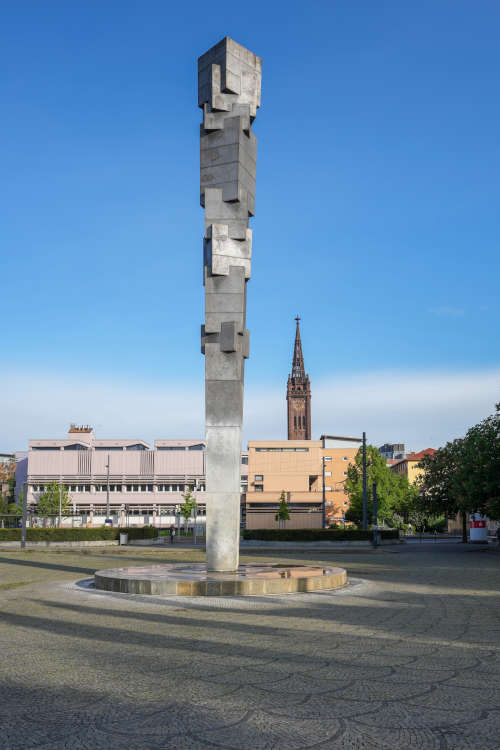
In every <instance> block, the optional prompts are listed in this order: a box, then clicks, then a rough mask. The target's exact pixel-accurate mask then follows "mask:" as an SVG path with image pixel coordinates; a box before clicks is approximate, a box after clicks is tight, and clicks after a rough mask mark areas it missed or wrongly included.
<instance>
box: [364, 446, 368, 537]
mask: <svg viewBox="0 0 500 750" xmlns="http://www.w3.org/2000/svg"><path fill="white" fill-rule="evenodd" d="M367 529H368V494H367V491H366V432H363V530H364V531H366V530H367Z"/></svg>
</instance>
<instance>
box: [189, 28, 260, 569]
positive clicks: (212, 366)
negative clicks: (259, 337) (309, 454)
mask: <svg viewBox="0 0 500 750" xmlns="http://www.w3.org/2000/svg"><path fill="white" fill-rule="evenodd" d="M261 70H262V61H261V59H260V58H259V57H257V56H256V55H254V54H253V52H250V51H249V50H247V49H245V48H244V47H242V46H241V45H239V44H237V43H236V42H234V41H233V40H232V39H229V38H228V37H225V38H224V39H222V41H220V42H219V43H218V44H216V45H215V47H212V49H210V50H208V52H206V53H205V54H204V55H202V56H201V57H200V58H199V60H198V106H199V107H201V108H202V109H203V124H202V125H201V132H200V203H201V205H202V206H203V207H204V208H205V235H204V284H205V325H204V326H202V333H201V337H202V352H203V353H204V354H205V423H206V443H207V451H206V490H207V492H206V502H207V568H208V570H212V571H228V570H236V568H237V567H238V562H239V536H240V479H241V477H240V474H241V458H240V455H241V424H242V418H243V382H244V360H245V359H246V358H247V357H248V356H249V333H248V331H247V330H246V328H245V317H246V283H247V281H248V279H249V278H250V264H251V255H252V230H251V229H249V228H248V220H249V217H250V216H253V215H254V204H255V167H256V157H257V139H256V138H255V136H254V134H253V133H252V130H251V127H252V122H253V120H254V118H255V116H256V114H257V108H258V107H259V106H260V82H261Z"/></svg>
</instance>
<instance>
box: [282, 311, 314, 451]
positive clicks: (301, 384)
mask: <svg viewBox="0 0 500 750" xmlns="http://www.w3.org/2000/svg"><path fill="white" fill-rule="evenodd" d="M295 321H296V323H297V328H296V331H295V346H294V349H293V361H292V372H291V373H290V375H289V376H288V383H287V387H286V400H287V416H288V420H287V421H288V440H310V439H311V384H310V382H309V375H307V374H306V368H305V367H304V355H303V354H302V342H301V340H300V327H299V321H300V318H299V317H298V316H297V317H296V318H295Z"/></svg>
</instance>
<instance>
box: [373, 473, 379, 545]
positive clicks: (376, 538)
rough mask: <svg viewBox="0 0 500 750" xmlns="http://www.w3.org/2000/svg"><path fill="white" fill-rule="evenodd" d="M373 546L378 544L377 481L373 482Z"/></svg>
mask: <svg viewBox="0 0 500 750" xmlns="http://www.w3.org/2000/svg"><path fill="white" fill-rule="evenodd" d="M372 489H373V546H374V547H377V546H378V529H377V525H378V518H377V516H378V503H377V483H376V482H374V483H373V487H372Z"/></svg>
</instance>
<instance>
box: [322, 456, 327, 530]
mask: <svg viewBox="0 0 500 750" xmlns="http://www.w3.org/2000/svg"><path fill="white" fill-rule="evenodd" d="M325 458H326V456H322V457H321V459H322V464H323V502H322V503H321V528H322V529H324V528H325V525H326V490H325Z"/></svg>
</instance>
